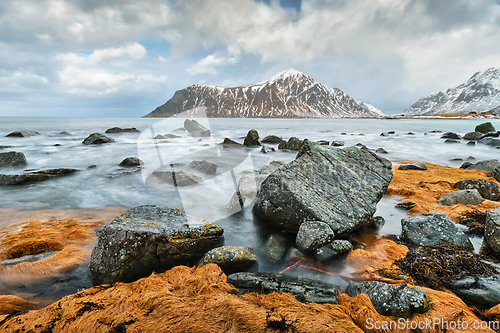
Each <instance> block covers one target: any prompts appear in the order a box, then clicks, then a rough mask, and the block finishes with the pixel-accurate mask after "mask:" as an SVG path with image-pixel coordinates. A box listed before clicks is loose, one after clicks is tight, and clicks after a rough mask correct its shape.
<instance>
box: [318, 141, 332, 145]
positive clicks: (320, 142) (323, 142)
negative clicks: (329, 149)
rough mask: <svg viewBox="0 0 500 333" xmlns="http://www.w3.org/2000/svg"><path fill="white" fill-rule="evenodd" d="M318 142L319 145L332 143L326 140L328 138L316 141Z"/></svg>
mask: <svg viewBox="0 0 500 333" xmlns="http://www.w3.org/2000/svg"><path fill="white" fill-rule="evenodd" d="M316 143H317V144H318V145H322V146H328V145H329V144H330V142H329V141H326V140H319V141H316Z"/></svg>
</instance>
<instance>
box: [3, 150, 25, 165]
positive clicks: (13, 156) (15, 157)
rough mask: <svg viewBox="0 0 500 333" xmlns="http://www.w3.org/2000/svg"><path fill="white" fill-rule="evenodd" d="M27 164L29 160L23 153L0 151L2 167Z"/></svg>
mask: <svg viewBox="0 0 500 333" xmlns="http://www.w3.org/2000/svg"><path fill="white" fill-rule="evenodd" d="M27 164H28V161H27V160H26V156H24V154H23V153H20V152H16V151H9V152H7V153H0V167H12V166H22V165H27Z"/></svg>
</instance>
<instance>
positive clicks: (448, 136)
mask: <svg viewBox="0 0 500 333" xmlns="http://www.w3.org/2000/svg"><path fill="white" fill-rule="evenodd" d="M441 139H454V140H460V139H461V137H460V135H458V134H457V133H453V132H446V133H444V134H443V135H441Z"/></svg>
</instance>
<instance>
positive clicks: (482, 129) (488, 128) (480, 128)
mask: <svg viewBox="0 0 500 333" xmlns="http://www.w3.org/2000/svg"><path fill="white" fill-rule="evenodd" d="M474 131H475V132H479V133H488V132H495V127H494V126H493V124H492V123H490V122H487V123H482V124H480V125H477V126H476V129H475V130H474Z"/></svg>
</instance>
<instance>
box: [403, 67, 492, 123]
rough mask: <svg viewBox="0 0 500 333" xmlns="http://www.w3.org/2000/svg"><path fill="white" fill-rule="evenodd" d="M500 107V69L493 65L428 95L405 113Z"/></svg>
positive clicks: (488, 109)
mask: <svg viewBox="0 0 500 333" xmlns="http://www.w3.org/2000/svg"><path fill="white" fill-rule="evenodd" d="M499 106H500V70H499V69H497V68H489V69H488V70H486V71H484V72H482V73H481V72H477V73H476V74H474V75H473V76H472V77H471V78H470V79H469V80H467V82H465V83H463V84H461V85H459V86H457V87H455V88H449V89H447V90H442V91H440V92H438V93H434V94H430V95H427V96H425V97H423V98H421V99H420V100H418V101H417V102H416V103H415V104H413V105H412V106H411V107H410V108H408V109H406V110H405V111H404V112H403V114H405V115H433V114H447V113H470V112H476V113H482V112H486V111H490V110H493V109H497V110H498V107H499Z"/></svg>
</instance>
